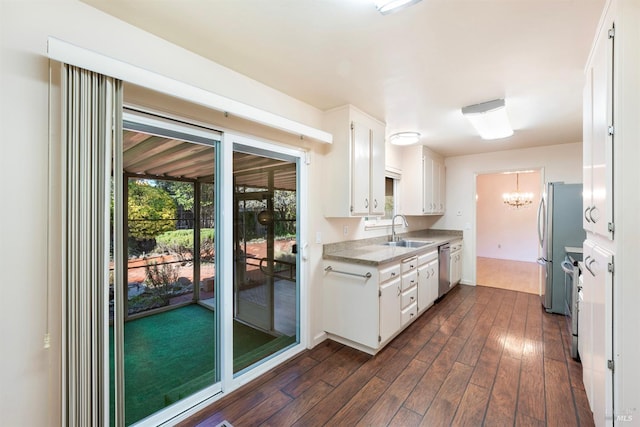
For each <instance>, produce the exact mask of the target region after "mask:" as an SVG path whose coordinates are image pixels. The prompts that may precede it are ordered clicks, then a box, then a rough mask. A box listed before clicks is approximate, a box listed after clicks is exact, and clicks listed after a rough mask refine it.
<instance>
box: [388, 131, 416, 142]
mask: <svg viewBox="0 0 640 427" xmlns="http://www.w3.org/2000/svg"><path fill="white" fill-rule="evenodd" d="M418 141H420V133H419V132H398V133H394V134H393V135H390V136H389V142H390V143H392V144H393V145H412V144H415V143H416V142H418Z"/></svg>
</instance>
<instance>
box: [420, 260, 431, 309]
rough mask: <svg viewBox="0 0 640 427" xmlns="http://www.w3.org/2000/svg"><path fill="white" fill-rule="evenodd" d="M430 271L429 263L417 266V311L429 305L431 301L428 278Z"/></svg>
mask: <svg viewBox="0 0 640 427" xmlns="http://www.w3.org/2000/svg"><path fill="white" fill-rule="evenodd" d="M430 278H431V273H430V271H429V263H427V264H424V265H421V266H420V267H418V311H419V312H422V311H424V309H426V308H427V307H429V306H430V305H431V303H433V301H430V300H429V298H430V297H431V291H430V289H429V283H430V281H429V279H430Z"/></svg>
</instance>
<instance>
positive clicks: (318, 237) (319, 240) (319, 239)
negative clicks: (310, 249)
mask: <svg viewBox="0 0 640 427" xmlns="http://www.w3.org/2000/svg"><path fill="white" fill-rule="evenodd" d="M316 243H322V232H321V231H316Z"/></svg>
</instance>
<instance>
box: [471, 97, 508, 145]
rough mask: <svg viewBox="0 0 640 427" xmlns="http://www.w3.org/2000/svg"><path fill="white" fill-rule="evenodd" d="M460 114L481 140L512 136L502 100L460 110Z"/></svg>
mask: <svg viewBox="0 0 640 427" xmlns="http://www.w3.org/2000/svg"><path fill="white" fill-rule="evenodd" d="M462 114H463V115H464V116H465V117H466V118H467V119H468V120H469V121H470V122H471V124H472V125H473V127H474V128H475V129H476V131H477V132H478V133H479V134H480V137H481V138H482V139H500V138H506V137H508V136H511V135H513V129H512V128H511V124H510V123H509V117H508V116H507V110H506V108H505V104H504V99H494V100H493V101H487V102H483V103H481V104H474V105H469V106H468V107H463V108H462Z"/></svg>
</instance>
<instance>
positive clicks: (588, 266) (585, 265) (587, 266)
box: [584, 255, 596, 277]
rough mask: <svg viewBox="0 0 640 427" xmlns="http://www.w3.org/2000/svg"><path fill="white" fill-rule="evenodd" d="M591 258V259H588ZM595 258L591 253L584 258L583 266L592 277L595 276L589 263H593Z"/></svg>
mask: <svg viewBox="0 0 640 427" xmlns="http://www.w3.org/2000/svg"><path fill="white" fill-rule="evenodd" d="M589 260H591V261H589ZM595 261H596V260H595V259H593V258H591V255H588V256H587V257H586V258H585V259H584V268H586V269H587V271H589V273H591V275H592V276H593V277H596V275H595V273H594V272H593V270H592V269H591V264H593V263H594V262H595Z"/></svg>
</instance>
